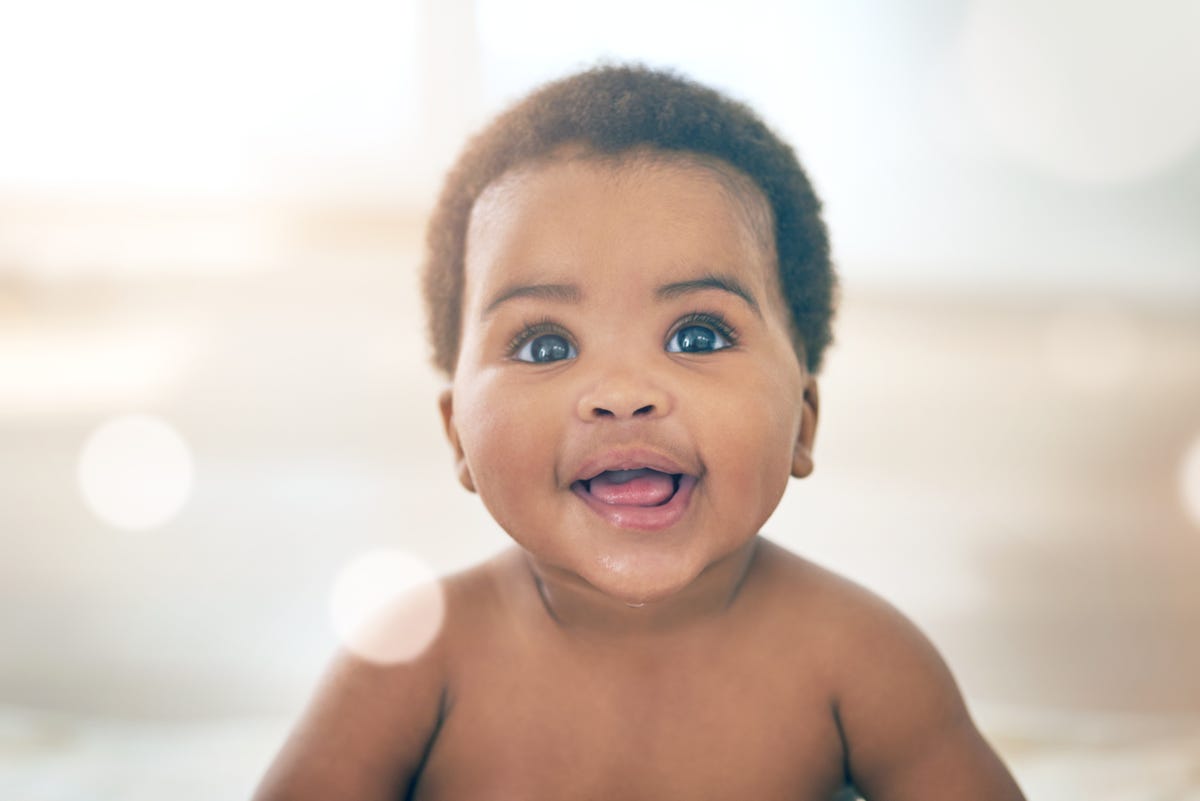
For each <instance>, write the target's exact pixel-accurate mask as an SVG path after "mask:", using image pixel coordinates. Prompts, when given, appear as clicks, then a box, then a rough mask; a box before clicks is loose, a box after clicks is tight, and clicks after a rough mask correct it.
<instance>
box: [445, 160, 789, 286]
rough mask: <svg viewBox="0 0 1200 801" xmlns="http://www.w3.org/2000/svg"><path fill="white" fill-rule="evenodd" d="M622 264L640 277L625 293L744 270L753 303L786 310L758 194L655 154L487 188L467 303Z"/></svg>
mask: <svg viewBox="0 0 1200 801" xmlns="http://www.w3.org/2000/svg"><path fill="white" fill-rule="evenodd" d="M581 254H582V255H581ZM592 255H597V256H598V258H597V259H596V260H594V261H593V260H591V259H590V256H592ZM620 255H623V256H624V257H625V260H626V261H629V262H642V263H644V264H645V265H646V266H647V270H648V272H647V274H645V275H640V274H635V275H634V276H633V279H634V284H633V285H629V288H630V289H633V288H634V286H635V285H641V284H642V283H643V281H642V279H643V278H644V279H645V281H646V283H647V285H651V284H653V285H654V286H657V285H658V284H659V283H664V282H665V283H670V282H672V281H679V280H684V279H688V278H693V277H695V276H696V275H700V274H703V273H704V272H706V271H707V272H709V273H712V274H717V273H721V272H723V271H727V270H728V269H729V268H732V267H733V266H734V265H736V264H739V263H740V264H744V265H747V266H751V265H752V266H751V270H752V273H748V274H746V277H748V278H749V279H750V280H751V283H752V284H754V285H756V286H757V287H758V290H756V293H757V294H759V295H760V296H761V295H766V296H768V297H769V298H770V300H766V302H768V303H772V301H775V300H778V302H779V303H780V304H783V300H782V294H781V291H780V287H779V274H778V259H777V257H776V253H775V247H774V236H773V218H772V216H771V213H770V207H769V205H768V203H767V200H766V197H765V196H764V194H763V193H762V192H761V191H760V190H759V189H758V188H757V186H756V185H755V184H754V183H753V182H752V181H751V180H750V179H749V178H748V177H747V176H745V175H743V174H742V173H740V172H738V171H737V170H735V169H734V168H733V167H731V166H729V165H727V164H725V163H724V162H720V161H718V160H716V159H712V158H709V157H702V156H699V155H697V154H692V153H678V152H663V151H650V152H635V153H622V154H617V155H610V154H595V153H585V154H582V155H580V154H578V153H571V154H569V155H566V156H563V155H559V156H557V157H556V158H554V159H550V160H539V161H536V162H526V163H524V164H522V165H520V166H519V167H517V168H514V169H512V170H510V171H508V172H507V173H505V174H504V175H503V176H502V177H501V178H500V179H497V180H496V181H494V182H493V183H492V184H491V185H490V186H489V187H488V188H487V189H486V190H485V191H484V192H482V193H481V194H480V196H479V200H478V201H477V203H476V206H475V208H474V209H473V213H472V218H471V221H470V225H469V230H468V235H467V247H466V259H465V265H464V267H465V272H466V276H465V277H466V284H467V293H466V294H467V295H468V296H469V297H468V298H464V300H466V301H468V303H467V305H471V301H472V300H473V301H475V302H479V301H481V300H482V299H483V297H482V296H483V295H484V294H486V293H488V292H494V291H495V290H496V288H497V286H500V285H503V284H506V283H521V282H524V283H530V284H532V283H540V284H565V283H568V282H570V281H571V280H573V279H574V275H575V274H574V273H573V272H572V269H571V267H570V266H571V265H576V266H580V267H582V266H583V265H586V269H595V268H597V267H603V265H604V263H605V261H604V260H605V259H611V258H612V257H613V256H620ZM608 263H609V264H612V263H613V262H611V261H609V262H608ZM620 263H623V262H620ZM497 265H499V267H498V266H497ZM664 266H665V267H666V271H665V272H664V270H663V269H662V268H664ZM674 268H678V269H674ZM674 272H678V273H679V275H678V276H675V275H671V273H674ZM651 273H653V274H651ZM518 277H519V278H518ZM509 279H513V280H511V281H510V280H509ZM660 279H661V280H660Z"/></svg>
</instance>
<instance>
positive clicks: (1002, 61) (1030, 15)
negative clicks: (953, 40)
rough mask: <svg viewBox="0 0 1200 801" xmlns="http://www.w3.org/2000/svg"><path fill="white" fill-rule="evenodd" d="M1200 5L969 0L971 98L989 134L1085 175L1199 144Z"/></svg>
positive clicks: (1125, 173) (1134, 166) (1150, 170)
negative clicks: (1197, 45) (1199, 42)
mask: <svg viewBox="0 0 1200 801" xmlns="http://www.w3.org/2000/svg"><path fill="white" fill-rule="evenodd" d="M1198 37H1200V4H1197V3H1195V2H1192V0H1160V2H1154V3H1096V2H1091V1H1090V0H1055V2H1052V3H1047V2H1043V1H1042V0H975V2H974V3H973V4H972V6H971V11H970V14H969V17H968V19H967V23H966V27H965V30H964V32H963V39H962V50H961V52H962V55H963V59H964V64H963V67H964V72H965V77H966V80H967V85H968V87H969V90H970V92H971V101H972V103H973V105H974V107H975V110H976V111H977V113H978V116H979V119H980V121H981V122H982V123H983V125H984V126H985V127H986V128H987V129H988V130H989V131H990V132H991V133H992V135H993V136H995V138H996V140H997V143H998V144H1000V145H1001V146H1002V147H1004V148H1005V149H1007V150H1009V151H1010V152H1012V153H1013V154H1015V155H1017V156H1020V157H1022V158H1024V159H1025V160H1027V161H1028V162H1030V163H1032V164H1035V165H1037V166H1038V167H1040V168H1043V169H1045V170H1046V171H1048V172H1051V173H1054V174H1056V175H1059V176H1062V177H1066V178H1069V179H1074V180H1078V181H1083V182H1088V183H1113V182H1121V181H1130V180H1136V179H1140V178H1144V177H1147V176H1149V175H1152V174H1154V173H1156V172H1158V171H1160V170H1162V169H1164V168H1166V167H1167V166H1169V165H1171V164H1173V163H1175V162H1176V161H1178V160H1179V159H1181V158H1183V157H1185V156H1186V155H1187V154H1188V153H1190V152H1191V151H1192V150H1193V149H1194V148H1195V147H1196V145H1197V143H1200V103H1197V102H1196V98H1197V97H1200V48H1198V47H1196V42H1197V41H1200V38H1198Z"/></svg>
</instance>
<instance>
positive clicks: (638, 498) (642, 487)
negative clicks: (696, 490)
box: [589, 467, 675, 506]
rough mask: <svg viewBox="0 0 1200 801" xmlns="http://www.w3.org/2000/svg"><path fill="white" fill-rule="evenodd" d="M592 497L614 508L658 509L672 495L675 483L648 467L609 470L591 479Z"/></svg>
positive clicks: (672, 479)
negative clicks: (652, 507) (616, 506)
mask: <svg viewBox="0 0 1200 801" xmlns="http://www.w3.org/2000/svg"><path fill="white" fill-rule="evenodd" d="M589 489H590V490H591V493H592V496H593V497H595V498H598V499H599V500H600V501H602V502H604V503H609V504H614V505H618V506H658V505H659V504H662V503H666V502H667V501H668V500H670V499H671V496H672V495H673V494H675V479H674V478H673V477H672V476H670V475H668V474H666V473H660V472H658V471H657V470H651V469H650V468H648V467H644V468H641V469H640V470H609V471H607V472H604V473H601V474H600V475H598V476H596V477H595V478H593V479H592V480H591V482H590V485H589Z"/></svg>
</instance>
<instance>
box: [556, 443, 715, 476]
mask: <svg viewBox="0 0 1200 801" xmlns="http://www.w3.org/2000/svg"><path fill="white" fill-rule="evenodd" d="M642 468H649V469H650V470H657V471H658V472H660V473H670V474H685V475H694V474H695V473H694V471H693V470H691V469H689V468H688V467H685V466H684V465H683V464H682V461H681V460H680V459H678V458H676V457H674V456H671V455H669V454H666V453H663V452H662V451H661V450H658V449H654V448H646V447H634V448H615V449H612V450H607V451H603V452H602V453H597V454H594V455H592V456H589V457H587V458H585V459H584V460H583V461H582V462H581V463H580V464H579V467H578V468H577V469H576V470H575V471H574V473H573V476H572V483H574V482H575V481H591V480H592V479H593V478H595V477H596V476H598V475H600V474H601V473H604V472H607V471H610V470H639V469H642Z"/></svg>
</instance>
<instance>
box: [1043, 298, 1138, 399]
mask: <svg viewBox="0 0 1200 801" xmlns="http://www.w3.org/2000/svg"><path fill="white" fill-rule="evenodd" d="M1140 347H1141V337H1140V335H1139V333H1138V330H1137V327H1136V326H1135V325H1134V323H1133V321H1132V320H1131V319H1130V318H1129V317H1128V316H1127V315H1125V314H1123V313H1122V312H1121V311H1120V310H1118V309H1116V308H1114V307H1113V306H1110V305H1108V304H1105V303H1101V302H1093V303H1080V304H1077V305H1074V306H1070V307H1068V308H1066V309H1064V310H1062V311H1061V312H1060V313H1059V314H1058V315H1057V316H1056V317H1055V318H1053V319H1052V320H1051V321H1050V325H1049V327H1048V328H1047V331H1046V339H1045V350H1044V355H1045V359H1046V363H1047V366H1048V368H1049V370H1050V372H1051V375H1052V377H1053V378H1054V380H1056V381H1059V382H1060V383H1062V384H1064V385H1065V386H1067V387H1068V388H1070V389H1073V390H1076V391H1081V392H1096V393H1098V392H1106V391H1111V390H1114V389H1117V388H1119V387H1121V386H1123V385H1124V384H1126V383H1127V382H1128V381H1129V380H1130V379H1131V378H1132V376H1133V373H1134V370H1135V369H1136V367H1137V358H1138V355H1139V350H1140Z"/></svg>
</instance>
